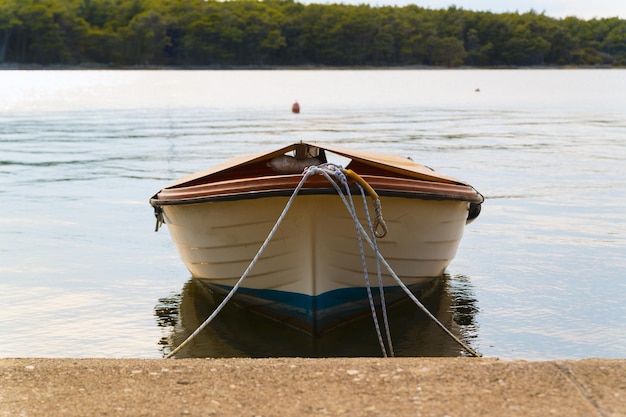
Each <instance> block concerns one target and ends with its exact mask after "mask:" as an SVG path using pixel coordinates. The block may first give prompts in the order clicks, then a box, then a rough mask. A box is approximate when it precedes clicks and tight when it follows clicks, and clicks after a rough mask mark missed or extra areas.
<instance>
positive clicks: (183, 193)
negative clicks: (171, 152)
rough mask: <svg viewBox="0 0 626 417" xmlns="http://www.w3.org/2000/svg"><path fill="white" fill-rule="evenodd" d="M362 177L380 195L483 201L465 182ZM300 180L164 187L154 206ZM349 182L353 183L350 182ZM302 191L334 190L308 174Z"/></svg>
mask: <svg viewBox="0 0 626 417" xmlns="http://www.w3.org/2000/svg"><path fill="white" fill-rule="evenodd" d="M362 177H363V179H364V180H365V181H366V182H367V183H368V184H370V185H371V186H372V188H374V190H376V192H377V193H379V194H381V195H389V194H394V193H395V194H398V195H404V196H406V197H412V198H427V199H442V200H460V201H467V202H470V203H478V204H480V203H482V200H483V197H482V196H481V195H480V194H479V193H478V192H477V191H476V190H474V188H472V187H471V186H468V185H461V184H449V183H438V182H431V181H422V180H416V179H410V178H397V177H383V176H377V175H362ZM301 180H302V175H300V174H294V175H274V176H262V177H254V178H239V179H231V180H224V181H217V182H211V183H207V184H197V185H191V186H177V187H174V188H164V189H162V190H161V191H160V192H159V193H158V194H157V195H155V196H154V198H153V199H152V202H153V204H154V205H169V204H184V203H194V202H199V201H200V200H207V199H211V198H217V197H220V196H229V197H230V198H237V196H240V197H241V198H246V197H247V196H249V195H250V194H254V195H262V194H272V193H274V194H276V193H277V192H287V193H289V192H293V190H294V189H295V188H296V187H297V185H298V184H299V183H300V181H301ZM349 183H350V184H352V185H353V184H354V183H353V182H352V181H350V182H349ZM302 190H303V191H304V192H306V193H307V194H311V193H313V194H314V193H316V191H317V192H319V193H320V194H327V193H329V192H335V190H334V188H333V187H332V185H331V184H330V183H329V182H328V180H326V178H324V177H323V176H311V177H309V178H308V179H307V181H306V182H305V183H304V185H303V187H302Z"/></svg>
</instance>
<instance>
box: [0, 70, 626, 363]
mask: <svg viewBox="0 0 626 417" xmlns="http://www.w3.org/2000/svg"><path fill="white" fill-rule="evenodd" d="M476 89H479V90H480V91H476ZM0 91H1V92H2V93H0V294H2V299H3V308H2V315H0V326H1V327H2V329H3V337H2V343H0V357H24V356H41V357H145V358H156V357H161V356H162V355H163V353H164V352H167V351H169V349H171V348H172V346H173V345H176V344H178V343H180V342H181V340H182V339H183V338H184V336H185V335H187V334H189V333H190V332H191V331H193V330H194V328H195V326H197V324H199V323H200V322H201V321H202V320H203V319H204V317H206V316H207V315H208V314H209V313H210V311H211V310H210V309H211V303H212V302H214V300H212V297H211V295H210V294H207V293H206V292H204V291H202V289H201V288H198V287H197V286H196V284H195V282H194V281H192V280H190V275H189V273H188V272H187V271H186V269H185V268H184V266H183V265H182V262H181V261H180V260H179V258H178V256H177V254H176V251H175V248H174V246H173V244H172V243H171V240H170V237H169V235H168V233H167V232H166V231H165V230H162V231H161V232H159V233H154V218H153V216H152V211H151V208H150V206H149V204H148V199H149V198H150V196H151V195H153V194H154V193H155V192H156V191H157V190H158V189H160V188H161V187H162V186H164V185H165V184H167V183H169V182H170V181H172V180H173V179H176V178H178V177H179V176H182V175H184V174H187V173H191V172H193V171H196V170H199V169H204V168H206V167H208V166H210V165H212V164H215V163H217V162H220V161H223V160H224V159H226V158H229V157H231V156H233V155H238V154H241V153H248V152H251V151H257V150H264V149H270V148H274V147H276V146H283V145H286V144H288V143H290V142H292V141H294V140H301V139H302V140H314V141H319V142H329V143H334V144H340V145H343V146H345V147H354V148H359V149H369V150H372V151H386V152H392V153H398V154H401V155H405V156H410V157H411V158H412V159H414V160H416V161H419V162H422V163H424V164H426V165H429V166H431V167H434V168H436V169H438V170H441V171H443V172H445V173H448V174H450V175H453V176H456V177H459V178H461V179H464V180H466V181H468V182H469V183H471V184H472V185H474V186H475V187H476V188H477V189H478V190H479V191H481V192H482V193H483V194H484V195H485V197H486V201H485V204H484V205H483V212H482V214H481V216H480V217H479V219H478V220H477V221H475V222H474V223H473V224H471V225H470V226H468V227H467V228H466V232H465V236H464V239H463V241H462V242H461V246H460V248H459V251H458V254H457V257H456V258H455V260H454V261H453V263H452V264H451V266H450V267H449V268H448V271H447V275H446V277H445V279H444V280H443V282H442V285H441V286H439V287H437V288H434V289H433V290H432V291H431V293H430V294H429V295H428V297H426V302H427V304H428V306H429V308H430V309H431V310H432V311H434V312H435V313H436V315H437V316H438V317H439V318H440V320H442V322H444V323H445V324H446V325H447V326H448V327H449V328H451V329H452V330H453V332H455V333H456V334H457V335H459V336H460V337H462V338H463V339H464V340H465V341H467V342H468V343H469V344H470V345H471V346H472V347H473V348H474V349H476V350H478V351H479V352H480V353H482V354H483V355H485V356H497V357H501V358H507V359H513V358H523V359H551V358H582V357H624V346H626V305H625V303H624V300H625V299H626V214H625V213H626V211H625V210H624V207H625V206H626V100H624V97H626V71H624V70H606V71H605V70H595V71H585V70H551V71H543V70H532V71H528V70H526V71H523V70H522V71H517V70H515V71H495V70H492V71H473V70H467V71H256V72H255V71H191V72H187V71H153V72H147V71H132V72H126V71H92V72H87V71H1V72H0ZM294 100H298V101H299V102H300V104H301V107H302V113H301V114H299V115H293V114H291V113H290V111H289V109H290V107H291V103H292V102H293V101H294ZM228 310H229V311H227V312H225V313H228V314H225V315H224V316H223V317H220V318H219V320H218V322H216V323H215V325H214V326H212V327H211V328H209V329H208V330H207V331H206V332H205V333H204V334H203V335H202V337H201V338H200V339H199V340H198V341H197V342H196V343H195V344H194V345H193V346H191V347H190V348H189V349H187V351H184V352H183V354H184V355H185V356H206V355H211V356H230V355H246V356H276V355H299V356H336V355H341V356H343V355H378V354H379V348H378V345H377V343H376V339H375V336H374V331H373V329H372V328H371V327H372V325H371V322H370V321H363V322H359V323H355V324H354V325H353V326H351V327H350V328H349V329H346V330H345V332H344V333H343V335H342V334H331V335H328V336H327V337H326V338H325V339H323V340H320V341H318V342H317V343H316V344H315V345H311V344H310V343H308V341H306V340H303V339H302V338H301V337H300V336H299V335H298V334H293V333H290V331H286V330H284V329H281V328H277V326H276V325H275V324H274V323H268V322H265V321H263V320H261V321H259V320H260V319H258V318H257V317H250V315H249V314H248V313H246V312H242V311H239V310H238V309H237V308H236V307H234V306H232V307H230V308H229V309H228ZM392 319H393V330H394V344H395V347H396V353H397V354H399V355H404V356H414V355H437V356H442V355H443V356H450V355H452V356H456V355H459V354H461V353H460V350H459V349H458V348H457V347H456V346H455V345H454V344H453V343H450V342H449V341H448V340H447V339H446V338H445V337H444V336H442V335H441V333H440V330H438V329H436V328H434V326H432V325H431V324H430V323H429V322H428V321H427V320H425V319H424V317H422V316H421V315H420V314H418V313H417V312H416V311H415V309H414V308H413V306H411V305H408V306H407V305H403V306H399V308H398V309H395V310H394V311H393V312H392ZM253 330H255V331H253ZM259 330H260V331H259ZM259 334H260V335H262V338H261V339H259V338H258V336H259ZM272 340H279V341H281V342H280V343H278V344H276V343H271V341H272Z"/></svg>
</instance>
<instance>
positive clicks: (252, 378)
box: [0, 358, 626, 417]
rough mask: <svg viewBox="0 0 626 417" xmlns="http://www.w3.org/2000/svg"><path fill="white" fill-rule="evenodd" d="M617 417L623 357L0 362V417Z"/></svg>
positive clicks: (624, 410)
mask: <svg viewBox="0 0 626 417" xmlns="http://www.w3.org/2000/svg"><path fill="white" fill-rule="evenodd" d="M324 415H328V416H339V415H346V416H439V417H443V416H449V417H456V416H481V417H483V416H499V417H500V416H524V417H529V416H541V417H544V416H564V417H576V416H581V417H595V416H598V417H609V416H611V417H616V416H626V360H617V359H585V360H580V361H546V362H526V361H499V360H497V359H483V358H481V359H472V358H393V359H383V358H327V359H304V358H288V359H287V358H275V359H245V358H244V359H241V358H239V359H171V360H165V359H155V360H143V359H27V358H22V359H0V416H12V417H13V416H250V417H253V416H266V417H268V416H324Z"/></svg>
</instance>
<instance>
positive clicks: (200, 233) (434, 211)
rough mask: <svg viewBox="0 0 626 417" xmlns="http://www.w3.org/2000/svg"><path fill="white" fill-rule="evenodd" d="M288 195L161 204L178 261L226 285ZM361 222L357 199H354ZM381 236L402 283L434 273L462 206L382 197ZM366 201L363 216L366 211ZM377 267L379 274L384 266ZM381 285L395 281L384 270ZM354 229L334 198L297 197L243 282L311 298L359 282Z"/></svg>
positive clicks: (456, 232) (453, 238)
mask: <svg viewBox="0 0 626 417" xmlns="http://www.w3.org/2000/svg"><path fill="white" fill-rule="evenodd" d="M287 201H288V197H267V198H259V199H245V200H237V201H219V202H204V203H198V204H184V205H166V206H163V212H164V217H165V223H166V224H167V225H168V228H169V231H170V233H171V235H172V239H173V241H174V242H175V244H176V246H177V248H178V251H179V253H180V256H181V258H182V259H183V262H184V263H185V265H186V266H187V268H188V269H189V271H190V272H191V274H192V275H193V276H194V277H196V278H200V279H204V280H207V281H209V282H211V283H212V284H217V285H222V286H226V287H232V286H233V285H234V284H235V283H236V282H237V280H238V279H239V278H240V277H241V275H242V274H243V272H244V271H245V269H246V268H247V267H248V265H249V264H250V261H251V260H252V259H253V257H254V256H255V254H256V253H257V251H258V250H259V248H260V246H261V244H262V243H263V241H264V240H265V239H266V237H267V235H268V234H269V232H270V230H271V229H272V227H273V226H274V224H275V223H276V221H277V219H278V217H279V215H280V213H281V212H282V210H283V208H284V207H285V204H286V203H287ZM354 201H355V205H356V206H357V212H358V214H359V218H360V219H361V220H362V222H364V225H365V226H366V227H367V225H366V224H365V220H364V219H365V216H364V213H363V207H362V206H363V204H362V199H361V196H355V198H354ZM381 202H382V211H383V216H384V218H385V221H386V223H387V226H388V229H389V231H388V233H387V236H385V237H384V238H382V239H378V240H377V242H378V247H379V250H380V252H381V253H382V255H383V256H384V257H385V259H386V260H387V261H388V262H389V264H390V265H391V267H392V268H393V269H394V271H395V272H396V274H397V275H398V276H399V277H400V278H401V279H402V281H403V282H404V283H405V284H406V285H421V284H423V283H426V282H428V281H429V280H430V279H432V278H433V277H438V276H440V275H441V274H442V273H443V272H444V270H445V268H446V267H447V266H448V264H449V263H450V262H451V261H452V259H453V258H454V256H455V254H456V250H457V247H458V244H459V241H460V239H461V237H462V234H463V229H464V226H465V220H466V218H467V212H468V203H467V202H460V201H450V200H420V199H411V198H400V197H382V198H381ZM373 213H374V212H373V209H371V206H370V214H371V215H373ZM364 247H365V253H366V255H367V264H368V271H369V274H370V282H371V283H372V285H373V286H377V282H376V266H375V265H376V264H375V258H374V255H373V252H372V250H371V249H370V248H369V246H368V245H367V243H366V242H364ZM383 272H386V271H385V270H384V269H383ZM384 285H385V286H395V285H397V284H396V283H395V281H394V280H393V279H392V278H391V276H390V275H389V274H386V273H385V274H384ZM363 286H364V278H363V268H362V264H361V255H360V250H359V246H358V242H357V238H356V228H355V225H354V222H353V221H352V219H351V217H350V215H349V213H348V212H347V210H346V208H345V206H344V204H343V202H342V201H341V199H340V198H339V197H338V196H337V195H301V196H298V197H296V199H295V201H294V204H293V206H292V207H291V209H290V211H289V213H288V214H287V216H286V217H285V219H284V221H283V223H282V224H281V226H280V228H279V229H278V231H277V233H276V235H275V236H274V238H273V239H272V241H271V242H270V244H269V245H268V247H267V249H266V251H265V252H264V253H263V255H262V256H261V258H260V260H259V261H258V263H257V264H256V266H255V267H254V268H253V269H252V271H251V272H250V274H249V275H248V277H247V279H246V280H245V282H244V283H243V285H242V287H244V288H251V289H269V290H277V291H283V292H292V293H297V294H302V295H309V296H316V295H320V294H323V293H326V292H328V291H332V290H337V289H343V288H353V287H363Z"/></svg>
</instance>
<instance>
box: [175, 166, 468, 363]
mask: <svg viewBox="0 0 626 417" xmlns="http://www.w3.org/2000/svg"><path fill="white" fill-rule="evenodd" d="M316 174H322V175H324V177H325V178H326V179H327V180H328V181H329V182H330V183H331V185H333V187H334V188H335V190H336V191H337V193H338V195H339V197H341V199H342V201H343V203H344V205H345V206H346V208H347V209H348V211H349V212H350V214H351V216H352V218H353V220H354V221H355V227H356V231H357V237H358V241H359V248H360V251H361V261H362V264H363V273H364V278H365V283H366V288H367V293H368V299H369V302H370V309H371V311H372V318H373V320H374V326H375V328H376V333H377V336H378V340H379V343H380V346H381V351H382V353H383V356H385V357H386V356H387V351H386V348H385V344H384V342H383V338H382V334H381V331H380V325H379V322H378V317H377V314H376V308H375V303H374V300H373V296H372V293H371V288H370V284H369V278H368V273H367V265H366V261H365V251H364V249H363V243H362V238H361V236H362V235H363V234H364V235H365V239H366V241H367V243H368V244H369V245H370V247H371V248H372V250H373V251H374V253H375V255H376V269H377V274H378V282H379V291H380V299H381V309H382V314H383V322H384V326H385V330H386V336H387V343H388V345H389V351H390V354H391V356H393V346H392V343H391V332H390V329H389V322H388V318H387V309H386V305H385V301H384V291H383V288H384V287H383V283H382V273H381V268H380V263H382V264H383V265H384V266H385V267H386V268H387V270H388V271H389V273H390V274H391V276H392V277H393V278H394V279H395V281H396V282H397V283H398V285H399V286H400V287H401V288H402V289H403V290H404V291H405V292H406V293H407V295H408V296H409V298H411V300H413V302H414V303H415V304H416V305H417V306H418V307H419V308H420V309H421V310H422V311H424V313H426V315H427V316H428V317H429V318H431V319H432V320H433V321H434V322H435V323H436V324H437V325H438V326H439V327H440V328H442V329H443V330H444V331H445V332H446V333H447V334H448V335H449V336H450V337H451V338H452V339H454V340H455V341H456V342H457V343H458V344H460V345H461V346H462V347H463V348H464V349H465V350H466V351H468V352H469V353H470V354H472V355H474V356H480V355H479V354H478V353H476V352H475V351H474V350H472V349H471V348H470V347H469V346H467V345H466V344H464V343H463V342H462V341H461V340H459V339H458V338H457V337H456V336H454V335H453V334H452V333H451V332H450V331H449V330H448V329H447V328H446V327H445V326H444V325H443V324H441V322H439V321H438V320H437V318H436V317H435V316H433V315H432V314H431V313H430V311H428V309H427V308H426V307H425V306H424V305H423V304H422V303H421V302H420V301H419V300H418V299H417V298H416V297H415V295H413V293H412V292H411V291H410V290H409V289H408V288H407V287H406V285H405V284H404V283H403V282H402V280H400V278H398V276H397V275H396V273H395V272H394V271H393V269H392V268H391V266H390V265H389V264H388V263H387V261H386V260H385V258H384V257H383V256H382V254H381V253H380V251H379V250H378V246H377V244H376V237H381V236H384V235H385V234H386V233H387V226H386V224H385V222H384V220H383V219H382V211H381V208H380V199H379V198H378V195H377V194H376V192H375V191H374V190H373V189H372V188H371V186H369V184H367V183H366V182H365V181H364V180H363V179H362V178H361V177H360V176H358V174H355V173H354V172H352V171H351V170H345V169H344V168H342V167H340V166H338V165H335V164H328V163H327V164H322V165H318V166H311V167H309V168H307V169H305V171H304V172H303V177H302V179H301V180H300V182H299V183H298V186H297V187H296V188H295V189H294V192H293V193H292V195H291V197H290V198H289V201H288V202H287V204H286V205H285V208H284V209H283V211H282V213H281V214H280V216H279V217H278V220H277V221H276V223H275V224H274V227H273V228H272V230H271V231H270V233H269V234H268V235H267V237H266V238H265V241H264V242H263V244H262V245H261V247H260V248H259V250H258V252H257V253H256V255H255V256H254V258H253V259H252V261H250V264H249V265H248V267H247V268H246V270H245V271H244V273H243V274H242V275H241V277H240V278H239V280H238V281H237V283H236V284H235V285H234V286H233V288H232V289H231V290H230V291H229V293H228V294H227V295H226V297H225V298H224V299H223V300H222V302H221V303H220V304H219V305H218V306H217V307H216V308H215V310H214V311H213V313H211V315H210V316H209V317H208V318H207V319H206V320H205V321H204V322H203V323H202V324H201V325H200V326H198V328H197V329H196V330H195V331H194V332H193V333H192V334H190V335H189V336H188V337H187V338H186V339H185V340H184V341H183V342H182V343H181V344H180V345H178V346H177V347H176V348H175V349H174V350H172V351H171V352H170V353H169V354H168V355H167V356H166V357H165V358H166V359H169V358H171V357H173V356H174V355H175V354H176V353H178V352H179V351H180V350H181V349H183V348H184V347H185V346H186V345H187V344H188V343H189V342H191V341H192V340H193V339H194V338H195V337H196V336H197V335H198V334H199V333H200V332H201V331H202V330H203V329H204V328H205V327H206V326H207V325H208V324H209V323H211V321H213V319H214V318H215V317H216V316H217V315H218V314H219V312H220V311H221V310H222V309H223V308H224V306H225V305H226V304H227V303H228V301H230V299H231V298H232V297H233V295H235V293H236V292H237V290H238V289H239V287H240V286H241V284H242V283H243V281H244V280H245V279H246V277H247V276H248V274H249V273H250V271H251V270H252V268H253V267H254V266H255V265H256V263H257V261H258V260H259V258H260V257H261V254H262V253H263V252H264V251H265V249H266V248H267V245H268V244H269V242H270V241H271V239H272V238H273V237H274V235H275V234H276V231H277V230H278V228H279V226H280V224H281V223H282V221H283V220H284V218H285V216H286V215H287V212H288V211H289V209H290V208H291V206H292V204H293V201H294V199H295V197H296V196H297V195H298V194H299V193H300V190H301V189H302V187H303V185H304V183H305V182H306V180H307V179H308V178H309V177H310V176H311V175H316ZM331 175H333V176H334V177H336V178H337V179H338V180H339V181H340V182H341V183H342V185H343V186H344V187H345V189H346V194H347V195H348V198H347V199H346V197H345V196H344V193H343V192H342V190H341V187H339V185H338V184H337V183H336V182H335V181H334V180H333V179H332V178H331ZM346 175H349V176H350V177H351V178H353V179H355V182H356V184H357V186H358V188H359V190H360V191H361V195H362V197H363V201H364V206H365V213H366V217H367V220H368V226H369V229H370V232H371V234H372V235H371V237H370V235H369V233H368V232H367V231H366V230H365V228H364V227H363V225H362V224H361V222H360V221H359V219H358V216H357V214H356V209H355V207H354V202H353V200H352V195H351V193H350V186H349V184H348V181H347V178H346ZM357 178H358V179H357ZM362 184H366V187H365V188H366V189H368V193H370V195H371V196H372V198H373V199H374V207H375V210H376V223H375V224H376V225H375V226H373V225H372V222H371V220H370V216H369V210H368V207H367V199H366V197H365V191H364V187H363V186H362ZM379 227H380V228H382V232H377V229H378V228H379ZM381 234H382V235H381Z"/></svg>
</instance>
